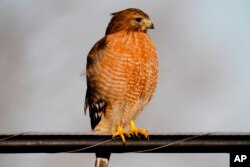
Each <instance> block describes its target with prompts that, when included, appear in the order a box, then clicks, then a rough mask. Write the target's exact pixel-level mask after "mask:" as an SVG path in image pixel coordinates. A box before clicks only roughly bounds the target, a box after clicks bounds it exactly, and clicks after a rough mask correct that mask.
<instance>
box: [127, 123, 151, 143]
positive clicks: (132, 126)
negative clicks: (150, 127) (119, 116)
mask: <svg viewBox="0 0 250 167" xmlns="http://www.w3.org/2000/svg"><path fill="white" fill-rule="evenodd" d="M129 127H130V130H129V131H130V133H132V134H133V135H135V136H136V137H138V138H140V136H144V137H145V138H146V139H149V136H148V131H147V129H137V127H136V126H135V123H134V121H133V120H131V121H130V122H129Z"/></svg>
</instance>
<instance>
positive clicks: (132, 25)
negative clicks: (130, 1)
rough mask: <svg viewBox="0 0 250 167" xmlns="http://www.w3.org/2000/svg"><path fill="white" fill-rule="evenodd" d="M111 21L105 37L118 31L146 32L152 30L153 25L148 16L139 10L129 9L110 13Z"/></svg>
mask: <svg viewBox="0 0 250 167" xmlns="http://www.w3.org/2000/svg"><path fill="white" fill-rule="evenodd" d="M112 16H113V17H112V19H111V21H110V23H109V25H108V27H107V29H106V35H108V34H112V33H115V32H119V31H123V30H126V31H139V32H145V33H146V32H147V30H148V29H154V24H153V23H152V21H151V20H150V18H149V16H148V15H147V14H146V13H144V12H143V11H142V10H140V9H135V8H129V9H125V10H122V11H119V12H115V13H112Z"/></svg>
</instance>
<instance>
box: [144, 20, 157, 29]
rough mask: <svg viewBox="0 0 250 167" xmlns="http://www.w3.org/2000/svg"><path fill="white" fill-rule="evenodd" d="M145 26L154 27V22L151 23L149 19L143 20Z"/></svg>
mask: <svg viewBox="0 0 250 167" xmlns="http://www.w3.org/2000/svg"><path fill="white" fill-rule="evenodd" d="M145 26H146V27H147V28H149V29H154V28H155V27H154V24H153V23H152V21H151V20H150V19H148V20H145Z"/></svg>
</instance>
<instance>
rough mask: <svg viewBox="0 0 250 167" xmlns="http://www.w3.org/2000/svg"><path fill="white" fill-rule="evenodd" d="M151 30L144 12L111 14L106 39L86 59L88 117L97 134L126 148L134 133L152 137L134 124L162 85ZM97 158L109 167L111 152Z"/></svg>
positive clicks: (135, 10)
mask: <svg viewBox="0 0 250 167" xmlns="http://www.w3.org/2000/svg"><path fill="white" fill-rule="evenodd" d="M148 29H154V25H153V23H152V22H151V20H150V18H149V16H148V15H147V14H146V13H144V12H143V11H142V10H140V9H135V8H129V9H125V10H122V11H119V12H115V13H112V19H111V21H110V23H109V24H108V27H107V29H106V33H105V36H104V37H103V38H102V39H101V40H99V41H98V42H97V43H96V44H95V45H94V46H93V47H92V49H91V50H90V52H89V54H88V57H87V66H86V77H87V91H86V97H85V107H84V110H85V113H86V110H87V109H89V115H90V119H91V126H92V129H93V131H94V132H99V133H101V134H113V137H116V136H120V137H121V140H122V142H123V143H125V142H126V140H125V137H130V136H131V134H133V135H134V136H139V135H142V136H144V137H145V138H148V133H147V130H145V129H137V127H136V125H135V123H134V119H135V118H136V116H137V115H138V114H139V113H140V111H142V109H143V108H144V107H145V106H146V105H147V104H148V102H149V101H150V99H151V97H152V96H153V93H154V92H155V88H156V84H157V77H158V61H157V54H156V48H155V46H154V44H153V43H152V40H151V39H150V37H149V36H148V34H147V30H148ZM127 125H129V130H128V131H127V130H125V129H124V128H125V127H126V126H127ZM96 156H97V159H96V166H97V167H104V166H108V161H109V157H110V153H103V152H100V153H96Z"/></svg>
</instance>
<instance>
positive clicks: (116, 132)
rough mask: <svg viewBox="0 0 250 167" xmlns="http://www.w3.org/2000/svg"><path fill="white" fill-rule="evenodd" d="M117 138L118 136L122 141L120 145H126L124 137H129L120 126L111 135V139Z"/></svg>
mask: <svg viewBox="0 0 250 167" xmlns="http://www.w3.org/2000/svg"><path fill="white" fill-rule="evenodd" d="M117 136H120V137H121V139H122V143H123V144H125V143H126V139H125V136H127V137H131V136H130V134H129V132H127V131H126V130H125V129H124V128H123V127H122V126H120V125H118V126H117V127H116V130H115V133H114V134H113V136H112V138H115V137H117Z"/></svg>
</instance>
